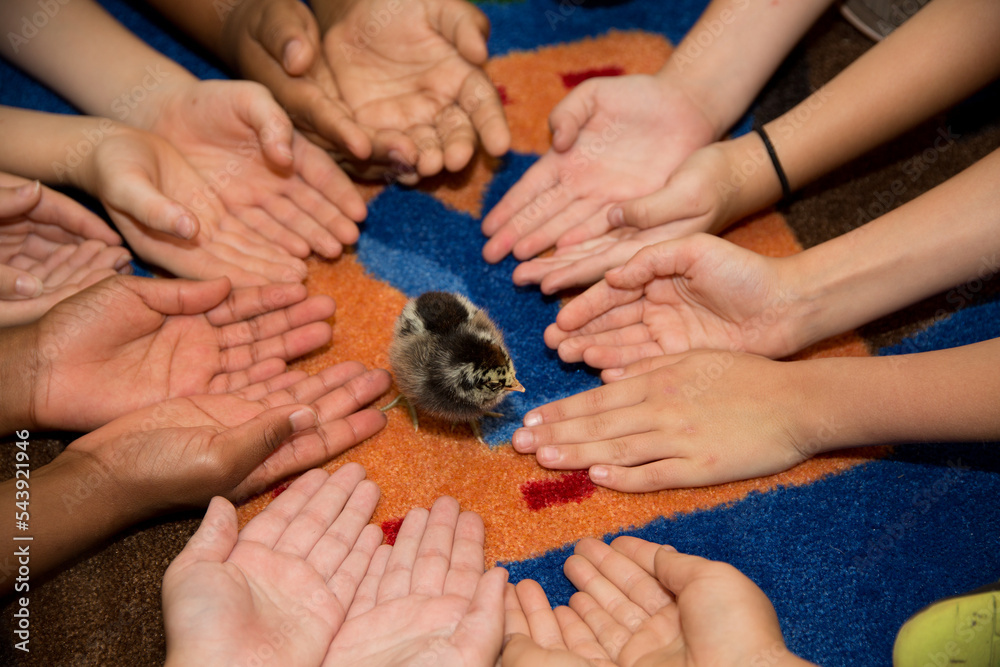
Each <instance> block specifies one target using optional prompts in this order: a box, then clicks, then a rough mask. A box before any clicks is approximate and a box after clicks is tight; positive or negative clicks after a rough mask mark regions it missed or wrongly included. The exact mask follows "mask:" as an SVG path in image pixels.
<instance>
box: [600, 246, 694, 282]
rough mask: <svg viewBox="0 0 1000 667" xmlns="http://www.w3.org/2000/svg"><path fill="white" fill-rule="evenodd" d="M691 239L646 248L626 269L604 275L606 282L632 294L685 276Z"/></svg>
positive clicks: (621, 267) (688, 263) (641, 250)
mask: <svg viewBox="0 0 1000 667" xmlns="http://www.w3.org/2000/svg"><path fill="white" fill-rule="evenodd" d="M690 238H691V237H683V238H680V239H672V240H669V241H660V242H659V243H656V244H654V245H651V246H646V247H644V248H642V249H640V250H639V251H638V252H637V253H635V254H634V255H632V257H631V259H629V260H628V261H627V262H625V264H623V265H622V266H618V267H615V268H613V269H611V270H610V271H607V272H606V273H605V274H604V280H605V281H606V282H607V283H608V285H610V286H611V287H613V288H615V289H620V290H632V289H638V288H642V287H643V286H645V285H646V284H648V283H649V282H651V281H653V280H655V279H657V278H666V277H668V276H677V275H682V274H683V273H684V271H685V270H686V269H687V267H688V266H689V265H690V261H689V260H688V258H687V256H688V254H689V253H687V252H684V251H685V249H687V248H688V247H689V246H690V244H689V243H688V240H689V239H690Z"/></svg>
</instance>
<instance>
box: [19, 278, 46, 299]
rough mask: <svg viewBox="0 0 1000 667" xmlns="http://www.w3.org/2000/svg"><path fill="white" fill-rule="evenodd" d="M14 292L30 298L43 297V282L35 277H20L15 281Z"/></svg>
mask: <svg viewBox="0 0 1000 667" xmlns="http://www.w3.org/2000/svg"><path fill="white" fill-rule="evenodd" d="M14 292H16V293H17V294H19V295H20V296H26V297H28V298H34V297H36V296H41V295H42V281H41V280H39V279H38V278H36V277H34V276H18V277H17V280H15V281H14Z"/></svg>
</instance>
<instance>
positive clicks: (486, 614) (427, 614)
mask: <svg viewBox="0 0 1000 667" xmlns="http://www.w3.org/2000/svg"><path fill="white" fill-rule="evenodd" d="M483 539H484V528H483V521H482V519H481V518H480V517H479V516H478V515H476V514H473V513H472V512H463V513H461V514H460V513H459V507H458V502H457V501H455V499H454V498H447V497H444V498H439V499H438V500H437V501H436V502H435V503H434V506H433V507H432V508H431V510H430V512H428V511H427V510H425V509H422V508H418V509H415V510H411V511H410V512H409V513H408V514H407V515H406V518H405V519H404V521H403V524H402V525H401V526H400V529H399V533H398V534H397V537H396V542H395V544H394V545H393V546H392V547H391V549H390V547H389V546H387V545H383V546H382V547H379V550H378V551H376V552H375V555H374V557H373V558H372V562H371V565H370V567H369V569H368V574H367V575H366V576H365V580H364V581H363V582H362V583H361V585H360V586H359V587H358V592H357V595H356V597H355V599H354V602H353V603H352V604H351V609H350V610H349V611H348V618H347V621H346V622H345V623H344V626H343V628H342V629H341V631H340V632H339V633H337V636H336V637H334V639H333V643H332V644H331V645H330V651H329V653H328V654H327V657H326V661H325V662H324V664H326V665H363V666H364V667H376V666H378V665H385V666H387V667H390V666H394V665H404V664H428V665H440V666H442V667H445V666H448V665H456V666H458V665H463V666H464V665H482V666H484V667H485V666H487V665H493V663H494V660H495V658H496V655H497V652H498V651H499V649H500V641H501V638H502V633H503V584H504V582H505V581H506V573H505V572H504V571H503V570H500V569H495V570H491V571H490V572H489V573H487V574H486V575H484V574H483Z"/></svg>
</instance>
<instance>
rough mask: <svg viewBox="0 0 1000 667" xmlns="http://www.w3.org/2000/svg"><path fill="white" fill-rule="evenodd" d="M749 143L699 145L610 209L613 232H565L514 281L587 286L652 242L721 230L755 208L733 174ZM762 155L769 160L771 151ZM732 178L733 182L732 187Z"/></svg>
mask: <svg viewBox="0 0 1000 667" xmlns="http://www.w3.org/2000/svg"><path fill="white" fill-rule="evenodd" d="M749 143H750V142H749V141H746V140H739V142H734V141H729V142H721V143H715V144H710V145H708V146H705V147H704V148H700V149H698V150H696V151H695V152H694V153H692V154H691V156H690V157H688V158H687V159H686V160H685V161H684V162H683V163H681V165H680V166H678V167H677V169H676V170H675V171H674V172H673V174H671V175H670V177H669V178H668V179H667V183H666V185H664V186H663V187H662V188H660V189H659V190H656V191H655V192H653V193H652V194H649V195H648V196H645V197H640V198H639V199H633V200H630V201H624V202H621V203H617V204H614V205H613V206H612V207H611V209H610V211H609V212H607V217H608V220H609V224H610V225H611V227H612V228H611V229H610V230H609V231H606V232H604V233H603V234H601V235H600V236H597V237H595V238H589V239H587V240H584V241H581V242H579V243H572V244H569V245H567V244H568V243H569V240H570V238H571V234H575V233H576V231H574V232H572V233H567V234H565V235H564V236H563V237H562V238H560V239H559V243H558V245H559V247H558V248H557V249H556V251H555V253H554V254H553V255H551V256H548V257H536V258H534V259H532V260H530V261H527V262H522V263H521V264H519V265H518V266H517V268H516V269H514V275H513V279H514V283H515V284H517V285H527V284H540V285H541V288H542V292H544V293H545V294H553V293H555V292H557V291H559V290H561V289H567V288H570V287H586V286H588V285H592V284H594V283H595V282H597V281H598V280H600V279H601V278H602V277H603V276H604V274H605V272H607V271H609V270H611V269H613V268H615V267H618V266H621V265H622V264H624V263H625V262H627V261H628V260H629V259H630V258H631V257H632V256H633V255H635V254H636V253H637V252H639V250H641V249H642V248H644V247H646V246H649V245H653V244H655V243H659V242H661V241H669V240H671V239H676V238H680V237H682V236H687V235H689V234H694V233H698V232H711V233H713V234H714V233H718V232H721V231H722V230H723V229H725V228H726V227H727V226H728V225H729V224H731V223H732V222H735V221H736V220H737V219H739V218H740V217H742V216H743V215H745V214H747V213H750V212H752V211H753V210H754V207H753V206H749V205H748V204H746V200H747V199H748V197H747V193H746V190H747V188H746V182H745V179H742V178H737V179H736V180H735V181H734V180H733V179H734V177H733V173H738V172H734V171H733V167H732V164H734V162H733V160H736V158H737V157H738V156H739V155H741V153H739V151H740V150H742V149H740V146H741V145H743V146H744V147H746V144H749ZM762 155H763V157H764V159H765V160H766V159H767V156H766V154H762ZM759 157H760V156H759V155H758V158H759ZM736 164H738V162H736ZM754 167H755V169H764V168H766V169H770V168H771V167H770V163H767V165H766V166H764V167H762V166H761V165H759V164H756V163H754ZM730 182H732V183H733V185H732V187H727V185H726V184H728V183H730ZM755 201H756V200H755ZM762 206H763V204H761V206H760V207H762ZM760 207H758V208H760ZM601 220H602V224H603V218H602V219H601Z"/></svg>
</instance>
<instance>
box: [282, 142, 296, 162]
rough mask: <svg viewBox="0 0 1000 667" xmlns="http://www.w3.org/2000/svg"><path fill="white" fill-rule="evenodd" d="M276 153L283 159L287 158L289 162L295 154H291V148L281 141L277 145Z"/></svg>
mask: <svg viewBox="0 0 1000 667" xmlns="http://www.w3.org/2000/svg"><path fill="white" fill-rule="evenodd" d="M278 153H280V154H281V155H282V156H283V157H286V158H288V159H289V160H291V159H293V158H294V157H295V154H294V153H292V146H291V144H289V143H288V142H287V141H282V142H281V143H280V144H278Z"/></svg>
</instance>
